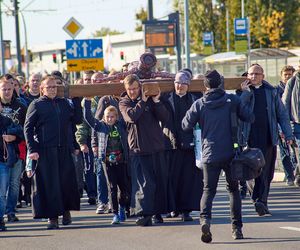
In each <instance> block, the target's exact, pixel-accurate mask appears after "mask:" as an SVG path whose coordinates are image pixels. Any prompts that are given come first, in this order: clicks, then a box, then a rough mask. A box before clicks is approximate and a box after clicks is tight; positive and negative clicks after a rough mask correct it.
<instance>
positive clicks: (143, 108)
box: [119, 93, 169, 154]
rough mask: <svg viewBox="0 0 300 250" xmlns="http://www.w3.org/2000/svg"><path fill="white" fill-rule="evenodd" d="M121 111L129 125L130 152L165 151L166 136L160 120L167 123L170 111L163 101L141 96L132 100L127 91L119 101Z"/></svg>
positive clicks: (151, 152) (148, 152)
mask: <svg viewBox="0 0 300 250" xmlns="http://www.w3.org/2000/svg"><path fill="white" fill-rule="evenodd" d="M119 108H120V112H121V114H122V116H123V119H124V121H125V122H126V125H127V132H128V145H129V152H130V154H153V153H156V152H159V151H163V150H164V149H165V147H164V138H163V132H162V128H161V127H160V125H159V122H164V123H166V122H167V121H168V119H169V113H168V111H167V109H166V107H165V106H164V104H163V103H162V102H159V103H154V102H153V100H152V99H151V98H149V99H148V100H147V102H144V101H143V100H141V98H140V97H139V98H138V99H137V100H131V99H130V98H129V97H128V95H127V94H126V93H124V94H123V95H122V96H121V100H120V102H119Z"/></svg>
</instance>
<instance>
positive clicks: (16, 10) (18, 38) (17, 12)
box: [14, 0, 22, 74]
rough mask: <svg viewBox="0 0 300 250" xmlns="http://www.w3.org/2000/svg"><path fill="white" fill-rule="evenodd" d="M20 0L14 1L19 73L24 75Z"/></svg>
mask: <svg viewBox="0 0 300 250" xmlns="http://www.w3.org/2000/svg"><path fill="white" fill-rule="evenodd" d="M18 4H19V3H18V0H14V7H15V12H14V14H15V25H16V47H17V60H18V73H19V74H21V73H22V60H21V46H20V28H19V6H18Z"/></svg>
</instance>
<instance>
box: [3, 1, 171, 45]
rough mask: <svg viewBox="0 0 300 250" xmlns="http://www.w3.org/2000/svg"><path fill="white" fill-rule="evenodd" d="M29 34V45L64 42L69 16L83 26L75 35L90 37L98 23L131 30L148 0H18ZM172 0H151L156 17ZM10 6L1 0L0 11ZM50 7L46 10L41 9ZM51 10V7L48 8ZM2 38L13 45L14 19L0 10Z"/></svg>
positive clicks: (9, 2) (168, 6)
mask: <svg viewBox="0 0 300 250" xmlns="http://www.w3.org/2000/svg"><path fill="white" fill-rule="evenodd" d="M19 2H20V10H21V11H22V13H23V16H24V19H25V22H26V27H27V37H28V47H29V48H30V47H31V46H33V45H41V44H46V43H56V42H64V41H65V40H67V39H71V37H70V36H69V35H68V34H67V33H66V32H65V31H64V30H63V29H62V27H63V26H64V25H65V24H66V22H67V21H68V20H69V18H71V17H74V18H75V19H77V20H78V21H79V22H80V23H81V24H82V26H83V27H84V29H83V30H82V31H81V33H80V34H79V35H78V36H77V37H76V39H85V38H90V37H91V34H92V33H93V32H94V31H95V30H97V29H100V28H101V27H109V28H111V29H114V30H118V31H124V32H133V31H134V28H135V23H136V20H135V13H136V12H137V11H138V10H139V9H140V8H141V7H144V8H147V3H148V1H147V0H19ZM172 2H173V1H172V0H153V12H154V17H155V18H160V17H163V16H166V15H168V14H169V13H171V12H172V11H173V8H172ZM7 7H11V8H12V3H11V0H3V3H2V6H1V8H2V12H4V11H6V10H7ZM43 10H49V11H43ZM50 10H53V11H50ZM33 11H35V12H33ZM2 23H3V24H2V25H3V38H4V40H11V41H12V45H13V46H15V21H14V18H13V17H12V16H7V14H6V13H2ZM20 30H21V34H20V35H21V47H23V46H24V41H25V39H24V25H23V22H22V18H21V16H20Z"/></svg>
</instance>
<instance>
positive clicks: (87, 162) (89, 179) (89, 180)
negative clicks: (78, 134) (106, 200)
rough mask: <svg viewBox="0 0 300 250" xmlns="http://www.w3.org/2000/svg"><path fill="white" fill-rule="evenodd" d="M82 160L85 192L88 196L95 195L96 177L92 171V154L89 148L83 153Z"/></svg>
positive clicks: (92, 196)
mask: <svg viewBox="0 0 300 250" xmlns="http://www.w3.org/2000/svg"><path fill="white" fill-rule="evenodd" d="M83 162H84V178H85V184H86V192H87V195H88V197H89V198H96V197H97V179H96V174H95V171H94V155H93V152H92V151H91V150H90V151H89V152H88V153H83Z"/></svg>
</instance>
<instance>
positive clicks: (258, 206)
mask: <svg viewBox="0 0 300 250" xmlns="http://www.w3.org/2000/svg"><path fill="white" fill-rule="evenodd" d="M254 207H255V211H256V213H257V214H258V215H259V216H264V215H265V214H266V207H265V205H264V204H263V203H262V202H260V201H257V202H255V203H254Z"/></svg>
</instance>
